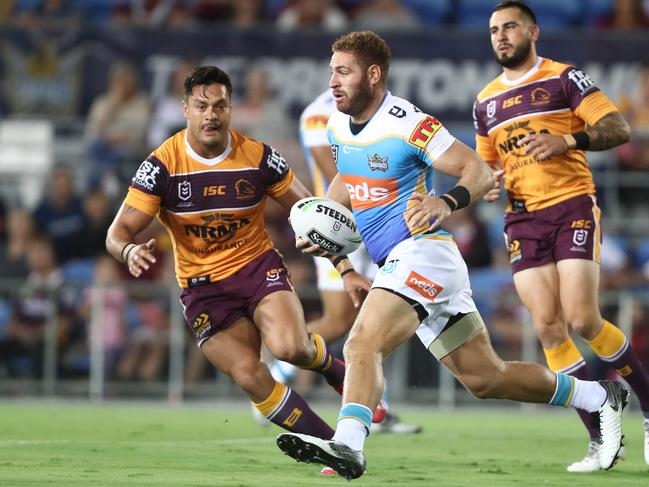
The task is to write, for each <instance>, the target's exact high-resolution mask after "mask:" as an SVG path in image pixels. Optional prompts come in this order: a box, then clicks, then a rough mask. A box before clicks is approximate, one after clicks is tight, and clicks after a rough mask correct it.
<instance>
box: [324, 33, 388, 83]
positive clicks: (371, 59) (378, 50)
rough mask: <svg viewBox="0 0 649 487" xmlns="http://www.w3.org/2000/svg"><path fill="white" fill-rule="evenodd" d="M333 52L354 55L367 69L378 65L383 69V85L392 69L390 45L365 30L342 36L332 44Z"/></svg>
mask: <svg viewBox="0 0 649 487" xmlns="http://www.w3.org/2000/svg"><path fill="white" fill-rule="evenodd" d="M331 51H332V52H336V51H343V52H352V53H354V55H355V56H356V57H357V58H358V60H359V62H360V64H361V65H362V66H363V67H364V68H365V69H367V68H369V67H370V66H371V65H372V64H377V65H378V66H379V67H380V68H381V81H382V82H383V83H385V82H386V81H387V79H388V70H389V69H390V56H391V54H390V48H389V47H388V43H387V42H385V40H384V39H383V38H382V37H381V36H379V35H377V34H375V33H374V32H372V31H369V30H364V31H362V32H350V33H349V34H345V35H343V36H340V37H339V38H338V39H336V41H335V42H334V43H333V44H332V46H331Z"/></svg>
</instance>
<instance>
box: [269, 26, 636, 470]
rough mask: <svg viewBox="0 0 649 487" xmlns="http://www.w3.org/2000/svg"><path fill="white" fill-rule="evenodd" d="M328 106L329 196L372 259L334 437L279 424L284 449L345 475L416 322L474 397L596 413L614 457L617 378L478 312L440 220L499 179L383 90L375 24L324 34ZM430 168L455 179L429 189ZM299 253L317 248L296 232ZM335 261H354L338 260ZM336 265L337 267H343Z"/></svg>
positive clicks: (384, 61)
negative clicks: (518, 345)
mask: <svg viewBox="0 0 649 487" xmlns="http://www.w3.org/2000/svg"><path fill="white" fill-rule="evenodd" d="M332 51H333V55H332V57H331V64H330V66H331V72H332V74H331V79H330V82H329V86H330V87H331V89H332V92H333V95H334V99H335V101H336V108H337V109H338V110H339V112H337V113H335V114H333V115H332V116H331V117H330V119H329V122H328V128H327V130H328V136H329V142H330V144H331V147H332V152H333V155H334V160H335V161H336V165H337V168H338V173H339V174H338V175H337V176H336V177H335V178H334V180H333V181H332V184H331V186H330V188H329V192H328V196H329V197H330V198H332V199H335V200H337V201H339V202H341V203H343V204H347V205H351V208H352V209H353V212H354V216H355V217H356V223H357V225H358V228H359V230H360V233H361V236H362V237H363V241H364V242H365V245H366V246H367V249H368V251H369V253H370V255H371V256H372V259H373V260H374V261H375V262H376V263H377V264H378V265H379V267H380V270H379V273H378V274H377V277H376V278H375V280H374V282H373V284H372V288H371V290H370V292H369V294H368V296H367V298H366V299H365V301H364V303H363V305H362V307H361V310H360V312H359V315H358V317H357V319H356V321H355V323H354V326H353V328H352V330H351V332H350V336H349V339H348V340H347V343H346V344H345V361H346V364H347V370H346V377H345V383H344V392H343V401H342V404H343V405H342V408H341V410H340V415H339V417H338V423H337V428H336V433H335V435H334V437H333V438H332V439H331V440H322V439H320V438H316V437H313V436H309V435H303V434H294V433H288V434H282V435H280V436H278V438H277V444H278V446H279V447H280V448H281V449H282V450H283V451H284V452H285V453H287V454H288V455H290V456H291V457H293V458H295V459H297V460H299V461H305V462H317V463H322V464H324V465H327V466H329V467H331V468H333V469H335V470H336V471H337V472H338V474H340V475H342V476H343V477H345V478H347V479H354V478H358V477H360V476H361V475H362V474H363V472H364V471H365V468H366V461H365V456H364V454H363V445H364V442H365V438H366V436H367V435H368V434H369V430H370V423H371V419H372V411H373V409H374V408H375V407H376V405H377V403H378V401H379V398H380V396H381V392H382V389H383V370H382V362H383V360H384V358H385V357H386V356H388V355H389V354H390V353H391V352H392V351H393V350H395V349H396V348H397V347H398V346H399V345H401V344H402V343H404V342H405V341H407V340H408V339H409V338H410V337H411V336H412V335H413V334H415V333H416V334H417V335H418V337H419V338H420V340H421V341H422V343H423V344H424V346H425V347H426V348H427V349H428V350H430V352H431V353H432V354H433V355H434V356H435V357H436V358H437V359H438V360H439V361H440V362H441V363H442V364H444V365H445V366H446V367H447V368H448V369H449V370H450V371H451V372H452V373H453V374H454V375H455V376H456V377H457V379H458V380H459V381H460V382H462V384H464V386H465V387H466V388H467V389H468V390H469V391H470V392H471V393H472V394H473V395H474V396H476V397H479V398H482V399H487V398H494V399H496V398H497V399H510V400H514V401H522V402H532V403H548V404H551V405H556V406H564V407H567V406H573V407H576V408H581V409H585V410H587V411H590V412H593V413H597V414H598V415H599V420H600V424H601V434H602V448H601V449H600V462H601V464H602V466H603V467H604V468H610V467H611V466H612V464H613V462H614V461H615V458H616V455H617V452H618V451H619V449H620V447H621V442H622V430H621V416H622V410H623V408H624V406H625V405H626V400H627V395H628V391H627V390H626V389H625V388H624V386H623V385H622V384H620V383H618V382H612V381H600V382H599V383H598V382H592V381H582V380H579V379H577V378H575V377H572V376H569V375H566V374H561V373H553V372H551V371H550V370H549V369H547V368H545V367H543V366H541V365H539V364H532V363H524V362H504V361H503V360H501V359H500V357H498V355H496V353H495V352H494V350H493V348H492V346H491V343H490V341H489V335H488V333H487V330H486V328H485V325H484V323H483V321H482V319H481V317H480V314H479V313H478V311H477V309H476V307H475V304H474V302H473V299H472V297H471V289H470V285H469V278H468V272H467V268H466V264H465V263H464V261H463V259H462V256H461V255H460V252H459V250H458V248H457V246H456V245H455V243H454V242H453V238H452V237H451V235H449V234H448V233H446V232H444V231H442V230H440V229H439V225H440V223H441V222H442V221H443V220H444V219H445V218H447V217H448V216H449V215H450V214H451V212H452V211H454V210H457V209H460V208H463V207H466V206H468V205H469V204H471V203H472V202H475V201H478V200H479V199H480V198H481V197H482V196H483V195H485V194H486V193H487V192H488V191H489V190H491V189H492V188H493V187H494V185H495V177H494V175H493V174H492V172H491V170H490V169H489V167H488V166H487V164H486V163H485V162H484V161H483V160H482V159H481V158H480V157H479V156H478V155H477V154H476V153H475V152H474V151H473V150H471V149H469V148H468V147H466V146H465V145H464V144H462V143H461V142H459V141H457V140H456V139H455V138H454V137H453V136H452V135H451V134H449V132H448V131H447V130H446V129H445V128H444V127H443V126H442V124H441V123H440V122H439V121H438V120H437V119H436V118H435V117H432V116H430V115H428V114H426V113H423V112H422V111H421V110H419V109H418V108H417V107H415V106H414V105H412V104H411V103H410V102H408V101H406V100H403V99H401V98H398V97H395V96H393V95H392V94H391V93H390V92H388V91H387V90H386V82H387V76H388V68H389V59H390V50H389V48H388V46H387V44H386V42H385V41H384V40H383V39H382V38H381V37H379V36H378V35H376V34H374V33H373V32H368V31H365V32H352V33H350V34H347V35H344V36H342V37H340V38H339V39H337V40H336V41H335V42H334V44H333V46H332ZM436 171H440V172H443V173H446V174H449V175H451V176H455V177H458V178H459V179H458V182H457V186H455V188H453V189H452V190H450V191H449V192H448V193H446V194H443V195H440V196H439V197H437V196H435V195H434V194H433V189H432V188H433V178H434V175H435V172H436ZM298 246H300V248H302V249H303V251H304V252H306V253H311V254H313V253H316V254H322V252H323V251H322V249H320V248H319V247H317V246H312V245H310V244H308V243H306V242H302V241H300V242H298ZM337 264H338V266H337V268H339V270H341V269H342V268H349V267H350V266H351V264H350V263H345V262H340V261H337ZM343 272H344V270H343Z"/></svg>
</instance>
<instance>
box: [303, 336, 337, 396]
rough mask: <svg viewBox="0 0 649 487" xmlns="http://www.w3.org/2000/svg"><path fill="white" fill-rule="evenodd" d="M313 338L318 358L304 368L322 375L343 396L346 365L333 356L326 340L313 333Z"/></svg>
mask: <svg viewBox="0 0 649 487" xmlns="http://www.w3.org/2000/svg"><path fill="white" fill-rule="evenodd" d="M311 336H313V342H314V343H315V347H316V356H315V359H314V360H313V362H312V363H311V364H309V365H307V366H305V367H303V368H304V369H310V370H313V371H314V372H318V373H320V374H322V375H323V376H324V378H325V380H326V381H327V383H328V384H329V385H330V386H331V387H333V388H334V389H336V391H338V393H339V394H342V393H343V382H344V381H345V363H344V362H343V361H342V360H339V359H337V358H335V357H334V356H333V355H331V353H330V352H329V349H328V348H327V344H326V343H325V341H324V338H322V337H321V336H320V335H318V334H317V333H312V334H311Z"/></svg>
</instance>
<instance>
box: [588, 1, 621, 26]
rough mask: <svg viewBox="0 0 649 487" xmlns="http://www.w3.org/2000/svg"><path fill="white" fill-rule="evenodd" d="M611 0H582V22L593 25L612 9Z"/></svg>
mask: <svg viewBox="0 0 649 487" xmlns="http://www.w3.org/2000/svg"><path fill="white" fill-rule="evenodd" d="M613 3H614V2H613V0H582V12H581V16H582V17H583V24H584V25H585V26H593V25H595V24H597V22H598V21H599V20H601V19H602V18H604V17H606V16H608V15H609V14H610V13H611V12H612V11H613Z"/></svg>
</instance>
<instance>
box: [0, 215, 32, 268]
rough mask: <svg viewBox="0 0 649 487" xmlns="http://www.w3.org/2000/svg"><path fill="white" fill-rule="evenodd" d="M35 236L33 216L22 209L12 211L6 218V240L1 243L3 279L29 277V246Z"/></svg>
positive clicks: (0, 260)
mask: <svg viewBox="0 0 649 487" xmlns="http://www.w3.org/2000/svg"><path fill="white" fill-rule="evenodd" d="M33 235H34V221H33V219H32V216H31V214H30V213H29V212H28V211H27V210H24V209H20V208H12V209H10V210H9V211H8V212H7V216H6V238H4V239H3V241H2V243H0V269H2V277H5V278H9V279H11V278H14V279H23V278H26V277H27V274H28V273H29V269H28V267H27V244H28V243H29V241H30V240H31V238H32V236H33Z"/></svg>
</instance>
